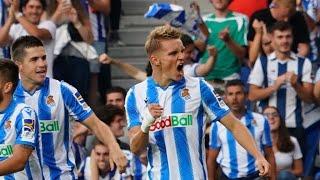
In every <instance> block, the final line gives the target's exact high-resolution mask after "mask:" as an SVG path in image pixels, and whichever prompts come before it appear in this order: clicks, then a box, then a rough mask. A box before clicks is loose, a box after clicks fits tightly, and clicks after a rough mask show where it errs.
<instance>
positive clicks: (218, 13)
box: [214, 9, 229, 18]
mask: <svg viewBox="0 0 320 180" xmlns="http://www.w3.org/2000/svg"><path fill="white" fill-rule="evenodd" d="M228 13H229V10H228V9H225V10H218V9H215V10H214V14H215V16H216V17H219V18H225V17H226V16H227V14H228Z"/></svg>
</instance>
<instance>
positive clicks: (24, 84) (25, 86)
mask: <svg viewBox="0 0 320 180" xmlns="http://www.w3.org/2000/svg"><path fill="white" fill-rule="evenodd" d="M21 83H22V87H23V89H24V90H26V91H27V92H29V93H30V94H33V93H34V92H35V91H36V90H37V89H39V87H40V86H41V84H35V83H32V82H29V81H28V80H26V79H23V78H22V77H21Z"/></svg>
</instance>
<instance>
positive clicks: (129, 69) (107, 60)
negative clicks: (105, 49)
mask: <svg viewBox="0 0 320 180" xmlns="http://www.w3.org/2000/svg"><path fill="white" fill-rule="evenodd" d="M99 61H100V62H101V63H102V64H112V65H115V66H116V67H117V68H119V69H120V70H121V71H123V72H125V73H126V74H128V75H129V76H131V77H132V78H134V79H136V80H138V81H144V80H145V79H146V78H147V74H146V73H145V72H143V71H141V70H140V69H138V68H136V67H134V66H133V65H131V64H129V63H125V62H122V61H120V60H117V59H113V58H111V57H110V56H108V55H107V54H105V53H103V54H101V55H100V56H99Z"/></svg>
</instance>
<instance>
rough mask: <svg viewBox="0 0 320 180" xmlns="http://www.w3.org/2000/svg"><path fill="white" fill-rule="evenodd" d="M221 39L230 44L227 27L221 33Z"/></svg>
mask: <svg viewBox="0 0 320 180" xmlns="http://www.w3.org/2000/svg"><path fill="white" fill-rule="evenodd" d="M219 38H220V39H221V40H222V41H224V42H229V41H230V39H231V38H230V33H229V28H228V27H226V28H224V29H223V30H222V31H221V32H220V33H219Z"/></svg>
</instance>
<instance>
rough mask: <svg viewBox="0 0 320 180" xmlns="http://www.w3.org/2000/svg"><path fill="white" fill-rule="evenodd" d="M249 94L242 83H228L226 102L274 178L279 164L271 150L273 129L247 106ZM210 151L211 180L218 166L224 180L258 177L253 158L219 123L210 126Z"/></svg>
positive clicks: (209, 172) (214, 177)
mask: <svg viewBox="0 0 320 180" xmlns="http://www.w3.org/2000/svg"><path fill="white" fill-rule="evenodd" d="M245 100H246V94H245V90H244V85H243V84H242V82H241V81H240V80H232V81H228V82H227V84H226V87H225V101H226V103H227V105H228V106H229V107H230V109H231V112H232V113H233V114H234V115H235V116H236V117H237V118H239V120H240V121H241V123H242V124H243V125H245V126H246V127H247V128H248V129H249V132H250V133H251V135H252V136H253V137H254V139H255V141H256V144H257V146H258V148H259V150H260V151H261V152H264V155H265V157H266V159H267V160H268V162H269V163H270V165H271V168H272V169H271V170H272V171H271V173H270V174H269V175H271V179H275V175H276V168H275V167H276V165H275V158H274V155H273V151H272V143H271V135H270V127H269V123H268V121H267V119H266V118H264V117H263V116H262V115H261V114H258V113H254V112H251V111H249V110H247V109H246V107H245ZM209 145H210V150H209V152H208V160H207V162H208V174H209V179H216V175H217V164H219V165H220V167H221V168H222V171H223V173H222V177H220V178H221V179H237V178H248V179H249V178H251V179H254V178H257V177H259V173H258V169H257V167H256V166H255V160H254V158H253V157H252V156H251V155H250V154H249V153H248V152H246V150H245V149H244V148H243V147H241V146H240V144H239V143H237V142H236V140H235V138H234V136H233V135H232V134H231V132H230V131H228V129H227V128H225V127H224V126H223V125H222V124H221V123H219V122H213V123H212V124H211V131H210V142H209Z"/></svg>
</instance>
